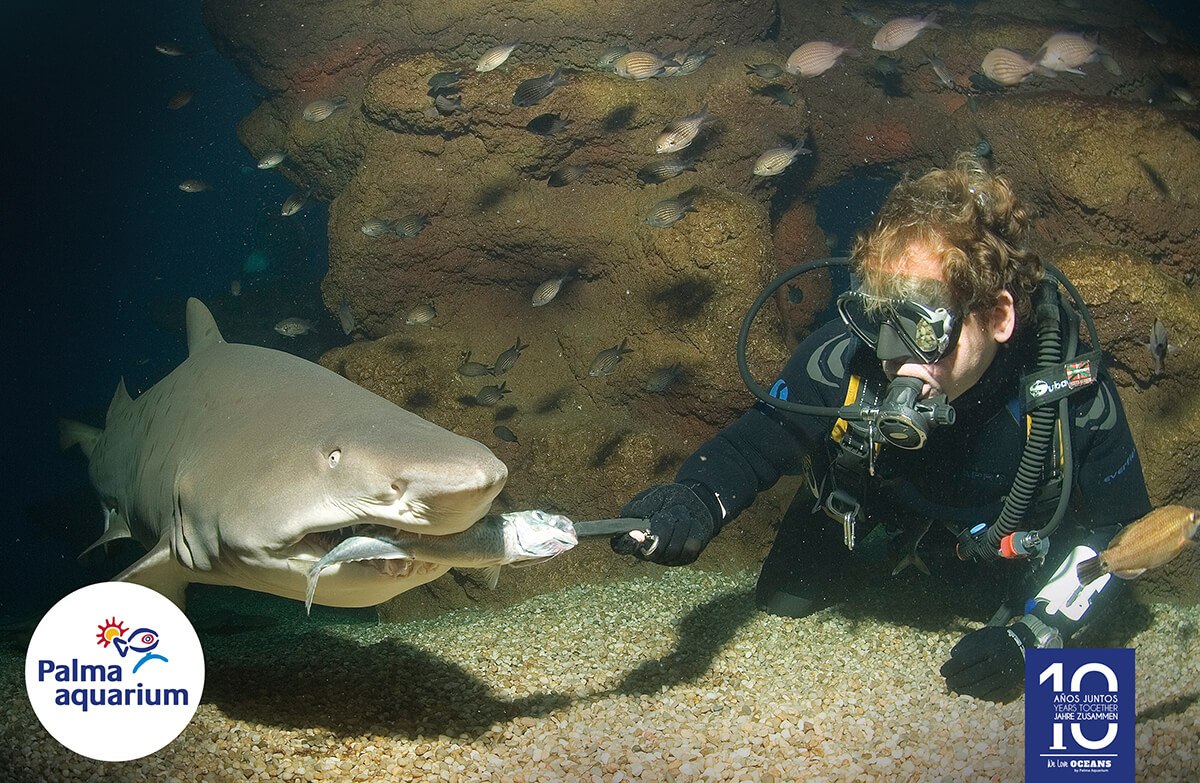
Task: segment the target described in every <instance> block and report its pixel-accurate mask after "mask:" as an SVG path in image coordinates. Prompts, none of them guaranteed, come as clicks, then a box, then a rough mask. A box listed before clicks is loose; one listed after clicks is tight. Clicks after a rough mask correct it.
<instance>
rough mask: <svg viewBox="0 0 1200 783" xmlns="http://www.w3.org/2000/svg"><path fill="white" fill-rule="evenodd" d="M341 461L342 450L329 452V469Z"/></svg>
mask: <svg viewBox="0 0 1200 783" xmlns="http://www.w3.org/2000/svg"><path fill="white" fill-rule="evenodd" d="M341 461H342V450H341V449H334V450H333V451H331V452H329V467H331V468H336V467H337V466H338V463H339V462H341Z"/></svg>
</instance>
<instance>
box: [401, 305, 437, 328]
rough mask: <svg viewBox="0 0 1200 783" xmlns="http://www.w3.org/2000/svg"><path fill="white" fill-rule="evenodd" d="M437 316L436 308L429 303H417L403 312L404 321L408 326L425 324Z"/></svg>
mask: <svg viewBox="0 0 1200 783" xmlns="http://www.w3.org/2000/svg"><path fill="white" fill-rule="evenodd" d="M434 318H437V310H435V309H434V307H433V305H431V304H419V305H417V306H416V307H414V308H413V309H411V310H409V311H408V312H407V313H405V314H404V323H406V324H408V325H409V326H420V325H421V324H427V323H429V322H430V321H432V320H433V319H434Z"/></svg>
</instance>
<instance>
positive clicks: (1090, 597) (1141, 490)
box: [1031, 375, 1150, 639]
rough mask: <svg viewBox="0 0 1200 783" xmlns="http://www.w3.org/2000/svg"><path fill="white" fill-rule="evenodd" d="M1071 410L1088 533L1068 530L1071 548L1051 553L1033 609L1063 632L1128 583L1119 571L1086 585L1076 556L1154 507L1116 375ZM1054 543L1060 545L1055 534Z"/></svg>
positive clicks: (1089, 619) (1106, 606)
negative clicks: (1117, 575) (1078, 571)
mask: <svg viewBox="0 0 1200 783" xmlns="http://www.w3.org/2000/svg"><path fill="white" fill-rule="evenodd" d="M1073 412H1074V415H1073V421H1072V424H1073V426H1074V429H1073V436H1072V440H1073V448H1074V449H1075V450H1076V453H1075V456H1074V458H1075V464H1076V470H1075V482H1076V483H1075V489H1076V495H1077V497H1079V498H1080V501H1081V502H1080V503H1079V504H1078V505H1079V508H1077V510H1076V511H1075V515H1076V520H1075V521H1076V524H1077V527H1076V530H1080V532H1081V533H1082V535H1083V537H1082V538H1081V539H1078V540H1076V541H1069V538H1070V536H1069V534H1066V535H1067V537H1068V542H1067V545H1068V546H1069V547H1071V548H1070V549H1068V550H1064V549H1062V548H1059V549H1058V550H1057V556H1052V557H1050V558H1048V559H1047V561H1048V562H1047V563H1046V564H1045V566H1043V569H1042V571H1043V574H1042V577H1043V581H1042V582H1041V585H1042V586H1041V589H1040V592H1039V593H1038V597H1037V599H1034V600H1033V601H1031V603H1032V604H1034V605H1035V608H1033V609H1032V610H1031V611H1032V613H1033V614H1036V615H1037V616H1038V617H1039V618H1041V619H1042V620H1043V621H1044V622H1045V623H1047V624H1048V625H1050V626H1052V627H1054V628H1056V629H1057V630H1058V631H1059V633H1060V634H1062V636H1063V638H1064V639H1069V638H1070V637H1071V635H1072V634H1074V633H1075V632H1076V631H1078V630H1079V629H1080V628H1081V627H1082V626H1084V625H1087V624H1090V623H1094V622H1097V621H1098V620H1100V621H1102V620H1103V618H1104V616H1105V615H1106V614H1107V613H1108V612H1109V611H1110V608H1111V607H1112V606H1113V604H1114V601H1115V600H1116V599H1117V597H1118V596H1119V595H1120V594H1121V593H1122V592H1124V590H1125V589H1126V585H1125V583H1124V580H1121V579H1108V580H1107V581H1106V582H1105V583H1100V582H1096V583H1092V584H1091V585H1087V586H1084V587H1083V588H1082V589H1081V588H1080V587H1079V582H1078V580H1077V579H1076V578H1075V566H1076V565H1077V564H1078V561H1079V560H1081V559H1085V558H1087V557H1090V556H1091V555H1093V554H1095V553H1098V552H1101V551H1103V550H1104V549H1105V548H1106V547H1107V546H1108V543H1109V541H1111V540H1112V538H1113V537H1114V536H1115V535H1116V534H1117V533H1118V532H1120V530H1121V528H1122V527H1123V526H1124V525H1125V524H1128V523H1129V522H1132V521H1134V520H1136V519H1138V518H1140V517H1142V516H1144V515H1146V514H1147V513H1149V511H1150V498H1149V496H1148V494H1147V492H1146V482H1145V479H1144V478H1143V476H1142V463H1141V460H1140V459H1139V458H1138V452H1137V447H1136V445H1135V444H1134V442H1133V435H1132V434H1131V433H1130V431H1129V422H1128V420H1127V419H1126V418H1125V410H1124V407H1123V406H1122V405H1121V398H1120V397H1118V396H1117V390H1116V387H1115V386H1113V383H1112V381H1111V380H1110V379H1109V378H1108V377H1107V376H1106V375H1102V376H1101V379H1100V383H1098V384H1097V385H1096V389H1095V391H1094V392H1093V393H1091V395H1090V398H1089V397H1083V398H1082V399H1081V402H1080V404H1079V405H1078V407H1075V408H1074V409H1073ZM1060 535H1061V534H1056V535H1055V536H1054V538H1059V537H1060ZM1051 551H1052V553H1053V552H1054V551H1055V548H1054V544H1053V539H1052V544H1051ZM1059 561H1061V562H1059ZM1056 566H1057V567H1056ZM1051 572H1052V573H1051ZM1060 583H1061V584H1060ZM1047 597H1048V598H1047ZM1058 597H1061V598H1062V600H1057V599H1058Z"/></svg>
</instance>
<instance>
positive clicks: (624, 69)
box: [613, 52, 680, 82]
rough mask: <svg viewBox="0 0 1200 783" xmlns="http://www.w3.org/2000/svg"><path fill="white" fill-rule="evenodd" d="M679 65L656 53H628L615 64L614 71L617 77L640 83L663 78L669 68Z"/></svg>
mask: <svg viewBox="0 0 1200 783" xmlns="http://www.w3.org/2000/svg"><path fill="white" fill-rule="evenodd" d="M679 65H680V64H679V63H677V62H675V61H674V60H666V59H663V58H662V57H659V56H658V55H657V54H655V53H654V52H628V53H627V54H623V55H621V56H620V57H618V58H617V59H616V61H614V62H613V70H614V71H615V72H616V74H617V76H623V77H625V78H626V79H633V80H634V81H635V82H640V81H645V80H646V79H653V78H654V77H655V76H662V75H663V74H665V73H666V71H667V66H672V67H675V68H678V67H679Z"/></svg>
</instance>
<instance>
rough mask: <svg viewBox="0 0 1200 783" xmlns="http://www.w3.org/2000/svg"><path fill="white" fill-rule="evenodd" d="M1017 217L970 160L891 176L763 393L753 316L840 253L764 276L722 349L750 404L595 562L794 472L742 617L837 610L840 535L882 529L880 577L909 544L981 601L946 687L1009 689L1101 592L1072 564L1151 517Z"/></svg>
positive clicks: (983, 692)
mask: <svg viewBox="0 0 1200 783" xmlns="http://www.w3.org/2000/svg"><path fill="white" fill-rule="evenodd" d="M1031 218H1032V210H1031V209H1029V208H1028V207H1026V206H1025V205H1023V204H1022V203H1020V202H1019V201H1018V200H1017V198H1016V196H1015V194H1014V192H1013V189H1012V187H1011V185H1010V183H1009V182H1008V181H1007V179H1005V178H1004V177H1002V176H997V175H993V174H992V173H990V172H989V171H987V170H986V169H985V168H984V167H983V166H982V165H981V164H980V162H979V161H978V159H976V158H974V157H972V156H970V155H963V156H960V157H959V158H958V159H957V160H956V161H955V163H954V165H953V166H952V167H950V168H947V169H935V170H933V171H930V172H929V173H927V174H925V175H924V176H921V177H920V178H918V179H915V180H913V179H906V180H904V181H902V182H900V183H899V184H898V185H897V186H896V187H895V188H894V189H893V190H892V192H891V193H890V195H889V196H888V198H887V199H886V201H885V203H884V205H883V207H882V208H881V210H880V212H879V214H878V216H877V219H876V221H875V223H874V225H873V226H872V227H871V228H869V229H868V230H866V231H863V232H860V234H859V236H858V237H857V239H856V241H855V245H854V249H853V252H852V255H851V258H850V260H849V262H848V263H849V266H850V268H851V272H852V280H853V281H855V282H856V284H857V285H856V286H855V287H852V288H851V290H849V291H847V292H845V293H843V294H841V295H840V296H839V297H838V298H837V300H836V306H837V311H838V314H839V315H840V316H841V317H840V319H837V320H834V321H832V322H831V323H828V324H825V325H824V326H822V327H820V328H818V329H816V330H815V331H814V332H812V333H811V334H809V335H808V336H807V337H806V338H805V339H804V340H803V341H802V342H801V344H800V345H799V346H798V347H797V349H796V350H795V352H794V353H793V354H792V356H791V358H790V360H789V361H788V362H787V364H786V366H785V367H784V369H783V371H782V373H781V374H780V375H779V378H778V379H777V380H776V381H775V382H774V384H773V385H772V387H771V388H770V391H769V392H766V391H765V390H764V389H762V388H761V387H759V386H758V385H757V384H756V383H754V381H753V379H752V378H751V377H750V375H749V371H748V369H747V366H746V361H745V354H744V346H745V341H746V336H747V333H748V330H749V326H750V323H751V321H752V320H753V317H754V315H755V313H756V312H757V309H758V308H759V307H761V305H762V304H763V303H764V302H765V301H767V299H768V297H769V296H770V295H771V294H772V293H773V292H774V291H776V290H778V288H779V287H780V286H782V285H783V284H784V283H785V282H787V281H788V280H789V279H792V278H794V277H795V276H796V274H799V273H803V272H807V271H811V270H812V269H817V268H824V267H829V266H833V265H836V264H838V263H843V264H844V263H846V260H845V259H828V260H824V261H820V262H813V263H812V264H808V265H803V266H802V267H799V268H798V269H799V272H796V271H795V270H793V272H791V273H786V274H785V275H782V276H781V277H780V278H778V279H776V281H774V282H773V283H772V284H771V285H770V286H768V288H767V290H765V291H764V292H763V295H762V296H760V297H759V300H758V301H757V302H756V303H755V307H754V308H752V309H751V311H750V313H748V314H747V317H746V321H745V322H744V323H743V328H742V333H741V337H740V340H739V354H738V361H739V366H740V368H741V369H742V375H743V378H744V379H745V380H746V382H747V385H748V386H749V387H750V389H751V391H753V392H754V393H755V395H756V396H757V397H759V401H758V402H757V403H756V404H755V405H754V406H753V407H752V408H750V409H749V410H747V411H746V412H745V413H743V414H742V415H741V416H740V417H739V418H738V419H736V420H735V421H734V422H732V423H731V424H729V425H728V426H726V427H725V428H724V429H722V430H721V431H719V432H718V433H716V434H715V435H714V436H713V437H712V438H710V439H709V440H708V441H707V442H705V443H704V444H702V445H701V446H700V447H699V448H697V449H696V451H695V452H694V453H693V454H692V455H691V456H690V457H688V458H687V459H686V460H685V461H684V462H683V464H682V465H681V466H680V468H679V471H678V473H677V475H676V477H675V480H674V482H673V483H668V484H659V485H656V486H652V487H650V488H648V489H645V490H644V491H642V492H640V493H639V494H638V495H637V496H635V497H634V498H633V499H632V500H631V501H629V503H628V504H627V505H626V506H625V508H624V509H623V510H622V512H621V514H622V516H623V517H637V518H641V519H642V520H644V521H645V529H644V530H635V531H632V532H629V533H621V534H618V535H616V536H614V537H613V538H612V540H611V545H612V548H613V550H614V551H615V552H617V553H618V554H623V555H634V556H636V557H638V558H641V559H643V560H649V561H652V562H655V563H659V564H662V565H671V566H674V565H686V564H688V563H691V562H693V561H694V560H695V559H696V558H697V556H699V554H700V553H701V551H702V550H703V549H704V548H705V546H706V545H707V544H708V543H709V541H710V540H711V539H712V538H713V536H715V535H716V534H717V533H719V532H720V530H721V529H722V528H723V527H725V526H726V525H728V524H729V522H730V520H732V519H734V518H735V517H736V516H737V515H738V514H739V513H741V512H742V511H743V510H745V509H746V508H747V507H748V506H750V504H751V503H753V502H754V499H755V496H756V495H757V494H758V493H759V492H761V491H763V490H765V489H767V488H769V487H771V486H773V485H774V484H775V483H776V481H778V480H779V478H780V477H781V476H782V475H784V474H791V475H796V474H800V475H803V476H805V478H806V481H805V485H806V487H805V488H802V489H801V490H800V491H799V492H797V495H796V497H795V499H794V500H793V501H792V503H791V505H790V507H789V509H788V510H787V512H786V514H785V515H784V517H783V519H782V521H781V522H780V524H779V527H778V531H777V533H776V537H775V540H774V543H773V546H772V548H771V551H770V553H769V554H768V555H767V557H766V560H765V561H764V562H763V565H762V569H761V572H760V574H759V577H758V583H757V588H756V601H757V604H758V606H759V608H760V609H762V610H764V611H767V612H770V613H773V614H777V615H782V616H786V617H801V616H804V615H807V614H810V613H811V612H814V611H816V610H818V609H821V608H824V607H826V606H829V605H831V604H833V603H835V602H838V601H841V600H843V599H844V598H846V597H847V596H849V595H850V594H851V593H852V592H853V590H854V588H855V587H856V586H857V585H860V584H862V582H863V577H862V573H861V569H862V568H863V564H862V563H861V562H858V561H857V559H856V558H855V557H854V552H853V550H854V548H855V546H856V544H857V543H860V542H862V541H863V540H864V538H865V537H866V536H867V535H868V534H869V533H870V532H871V531H872V529H874V528H876V527H877V526H882V527H883V529H884V531H886V533H887V537H888V547H889V549H890V550H892V554H893V556H894V558H895V561H896V562H897V568H896V571H895V572H893V573H897V572H899V571H900V570H901V569H903V568H905V567H907V566H909V565H911V566H913V567H914V568H917V569H919V570H922V571H925V572H926V573H928V570H927V567H926V566H925V564H924V560H923V559H922V557H921V554H920V553H919V552H918V546H919V545H920V546H921V547H922V548H923V550H924V551H925V552H926V553H927V556H928V557H930V558H931V562H932V561H933V558H935V557H937V558H940V559H939V560H937V563H938V565H939V567H941V566H946V568H944V569H942V568H939V570H942V571H943V572H946V573H948V574H949V576H950V577H951V578H957V579H958V580H959V582H958V583H957V584H960V585H961V588H962V589H965V590H972V591H974V593H968V595H975V596H978V597H980V598H981V599H982V600H984V601H987V602H988V603H987V605H988V607H989V609H988V611H990V607H995V606H997V605H999V609H997V610H996V612H995V614H994V615H993V616H992V618H991V620H990V621H989V622H988V624H987V625H985V626H983V627H982V628H979V629H977V630H974V631H971V632H970V633H968V634H966V635H965V636H964V637H963V638H962V639H961V640H960V641H959V642H958V643H957V644H956V645H955V646H954V647H953V649H951V651H950V658H949V660H947V661H946V662H945V664H944V665H943V666H942V667H941V672H940V673H941V674H942V676H943V677H945V679H946V682H947V685H948V687H949V688H950V690H952V691H954V692H957V693H962V694H967V695H971V696H974V697H977V698H985V699H991V700H998V701H1002V700H1007V699H1009V698H1012V697H1014V696H1016V695H1017V694H1019V693H1020V690H1021V688H1022V686H1023V684H1024V652H1025V650H1027V649H1029V648H1030V647H1060V646H1062V645H1063V643H1064V642H1065V641H1067V640H1068V639H1070V637H1071V636H1072V634H1073V633H1075V632H1076V631H1078V630H1079V629H1080V628H1081V627H1083V626H1085V625H1088V624H1091V623H1094V622H1095V621H1096V620H1097V619H1098V618H1099V617H1100V616H1101V615H1102V613H1103V612H1104V610H1105V608H1106V607H1107V606H1109V605H1111V604H1112V601H1113V599H1114V597H1115V596H1116V595H1117V593H1118V591H1119V590H1120V589H1121V581H1122V580H1119V579H1109V578H1105V579H1103V580H1097V581H1095V582H1092V583H1090V584H1088V585H1086V586H1085V585H1081V584H1080V582H1079V580H1078V579H1077V577H1076V573H1075V565H1076V563H1078V562H1079V561H1080V560H1083V559H1086V558H1087V557H1090V556H1092V555H1095V554H1096V553H1097V552H1099V551H1101V550H1103V549H1104V548H1105V545H1106V544H1107V543H1108V541H1109V540H1110V539H1111V538H1112V537H1113V536H1114V535H1115V534H1116V533H1117V532H1118V531H1119V530H1120V529H1121V527H1122V526H1123V525H1124V524H1126V523H1128V522H1131V521H1133V520H1136V519H1137V518H1139V517H1141V516H1143V515H1144V514H1146V513H1147V512H1148V511H1149V510H1150V501H1149V498H1148V496H1147V493H1146V487H1145V481H1144V478H1143V476H1142V469H1141V462H1140V460H1139V457H1138V453H1137V449H1136V447H1135V445H1134V442H1133V439H1132V436H1131V434H1130V431H1129V427H1128V423H1127V421H1126V418H1125V414H1124V411H1123V409H1122V406H1121V401H1120V399H1119V398H1118V397H1117V393H1116V389H1115V388H1114V386H1113V383H1112V381H1111V380H1110V379H1109V378H1108V376H1107V375H1106V374H1104V373H1102V372H1101V370H1100V352H1099V351H1098V350H1094V349H1095V348H1098V346H1099V341H1098V338H1097V336H1096V332H1095V326H1094V324H1093V323H1092V321H1091V317H1090V315H1089V314H1088V312H1087V308H1086V305H1084V304H1083V302H1082V299H1081V298H1080V297H1079V295H1078V291H1076V290H1075V288H1074V286H1072V285H1071V284H1070V282H1069V281H1068V280H1066V278H1064V277H1063V276H1062V275H1061V273H1059V272H1058V271H1057V270H1055V269H1054V268H1053V267H1052V266H1050V265H1049V264H1045V263H1043V262H1042V261H1041V259H1039V257H1038V256H1037V255H1036V254H1035V253H1033V252H1032V251H1031V250H1029V249H1028V248H1027V247H1026V246H1025V245H1024V237H1025V235H1026V233H1027V231H1028V229H1029V225H1030V222H1031ZM1060 286H1062V287H1063V288H1065V289H1066V291H1067V293H1069V294H1070V298H1068V297H1067V296H1064V295H1063V294H1061V293H1060V290H1059V289H1060ZM1081 317H1082V319H1083V323H1084V325H1085V326H1086V331H1087V332H1088V334H1089V340H1088V342H1086V343H1085V342H1081V341H1080V339H1079V336H1080V331H1081V330H1080V318H1081ZM954 589H955V590H956V591H957V590H958V589H959V588H957V587H956V588H954ZM956 594H957V593H956Z"/></svg>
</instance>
